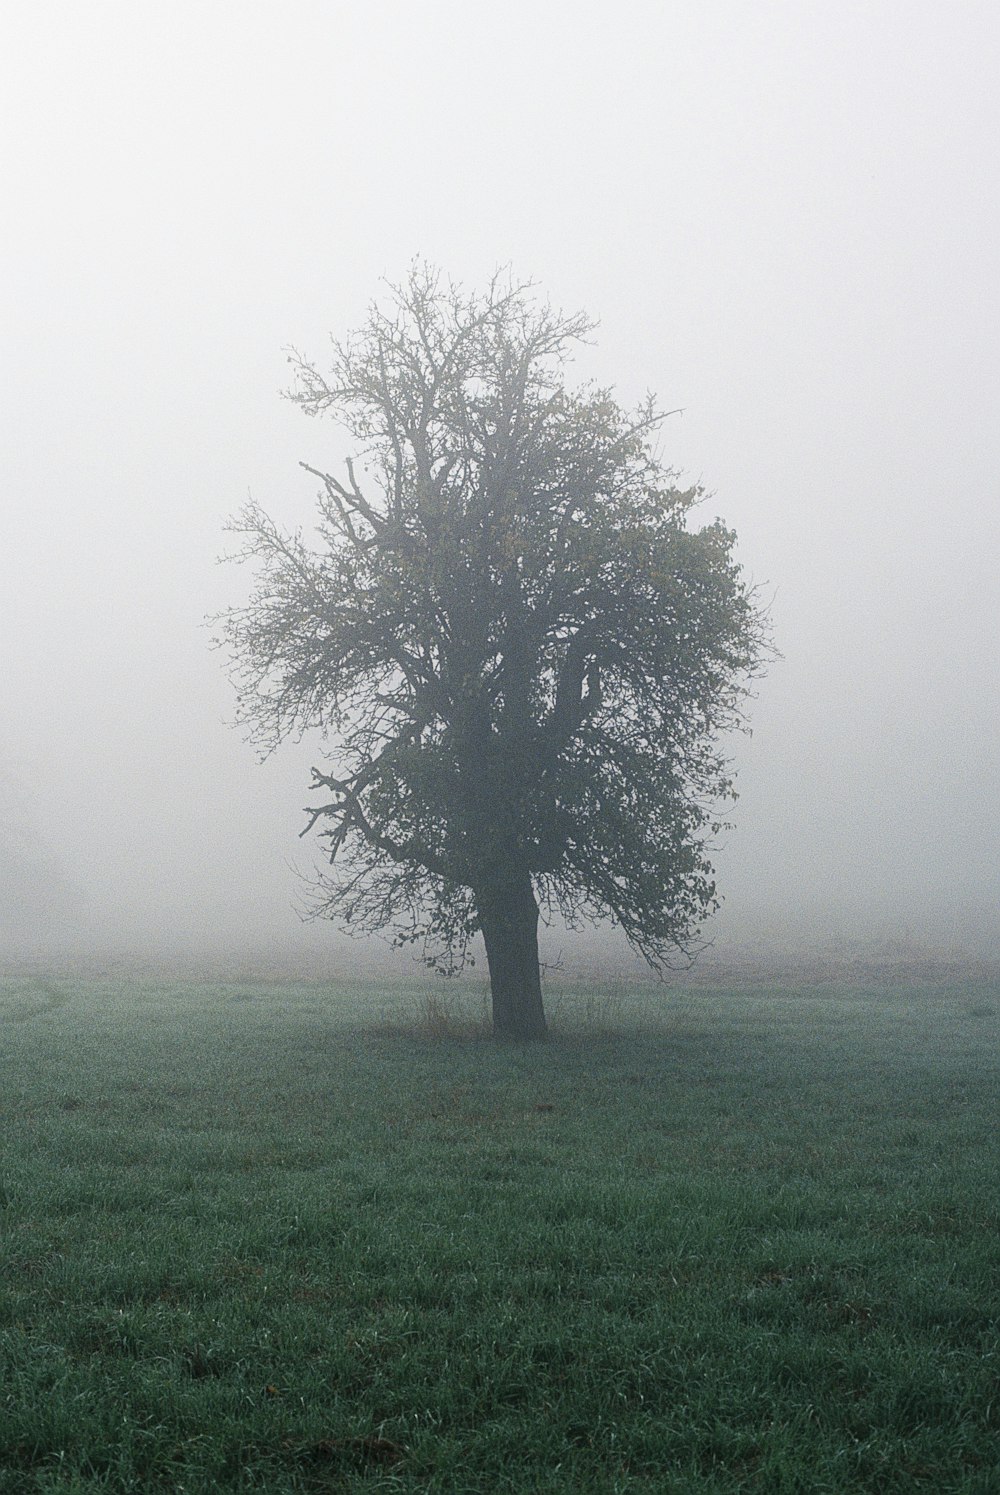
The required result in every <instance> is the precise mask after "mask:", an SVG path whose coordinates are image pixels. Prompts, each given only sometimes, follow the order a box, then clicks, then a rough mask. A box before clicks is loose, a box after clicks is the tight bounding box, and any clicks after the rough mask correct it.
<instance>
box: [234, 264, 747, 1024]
mask: <svg viewBox="0 0 1000 1495" xmlns="http://www.w3.org/2000/svg"><path fill="white" fill-rule="evenodd" d="M391 291H392V301H391V304H390V306H389V307H388V309H386V310H381V309H379V308H378V307H377V306H373V307H372V309H371V311H370V313H369V318H368V321H367V324H366V325H365V326H364V328H363V329H362V330H361V331H360V332H358V333H356V334H354V335H352V336H351V337H349V338H348V339H347V340H345V341H344V342H342V343H335V344H334V345H333V358H332V366H331V367H330V369H329V370H328V371H327V372H321V371H320V368H319V367H318V366H317V365H316V364H315V363H314V362H310V361H309V360H307V359H306V358H304V357H303V356H301V355H300V354H298V353H297V352H294V351H293V352H292V354H291V357H290V361H291V362H292V364H293V365H294V369H295V374H296V385H295V388H294V390H293V391H292V392H291V395H290V397H291V398H292V399H293V400H295V401H296V402H297V403H298V404H299V405H300V406H301V408H302V409H303V410H304V411H305V412H306V413H307V414H308V415H313V416H318V415H323V414H330V415H333V416H334V417H336V418H337V419H338V420H339V422H340V424H341V425H342V426H343V427H344V428H346V430H347V432H349V433H350V435H351V437H352V438H353V440H354V441H355V442H356V443H357V444H358V452H357V458H356V460H355V459H352V460H348V461H347V463H346V467H345V468H344V470H343V472H342V474H341V475H340V476H337V475H334V474H332V473H330V472H327V471H325V470H324V469H323V468H317V467H313V466H310V465H308V464H307V463H301V464H300V465H301V466H302V467H304V468H305V470H306V471H307V472H309V473H310V474H311V475H312V476H313V477H315V478H317V479H318V480H319V483H320V489H319V495H318V522H317V531H318V537H319V544H318V546H317V547H316V548H312V547H311V546H310V545H309V544H307V543H306V541H305V539H304V538H303V536H302V533H301V532H297V533H291V534H290V533H285V532H283V531H282V530H281V529H280V528H279V527H278V526H277V525H276V524H274V523H273V522H272V521H271V519H269V518H268V516H267V515H266V514H265V513H263V512H262V511H261V509H260V508H258V507H257V506H256V505H255V504H253V503H251V504H249V505H248V506H247V507H246V508H245V509H244V510H243V511H242V513H241V514H240V516H239V517H238V519H237V520H236V521H234V523H233V525H232V528H233V529H234V530H235V531H237V532H238V533H240V534H241V535H242V536H243V541H244V547H243V549H242V551H241V557H240V558H242V559H252V560H253V561H254V562H256V563H257V566H258V571H257V579H256V585H255V590H254V591H253V593H252V596H251V597H250V600H249V602H248V603H247V605H246V606H244V607H241V608H235V609H233V610H231V611H230V612H228V613H226V614H224V615H223V619H222V621H223V625H224V628H223V641H224V642H225V643H227V644H228V647H229V650H230V654H231V658H232V661H233V673H234V680H235V682H236V684H237V687H238V695H239V702H240V705H239V716H240V719H241V721H242V722H243V723H244V724H245V725H246V726H247V727H249V729H250V733H251V735H252V736H253V737H254V738H255V739H256V740H257V741H258V743H259V744H260V745H261V746H262V747H263V748H264V749H265V750H266V751H270V750H271V749H272V748H273V747H274V746H275V745H276V744H277V743H279V742H280V741H281V740H283V739H285V738H287V737H288V736H289V735H291V734H295V735H298V734H300V733H302V732H303V731H306V730H308V729H312V728H318V729H320V730H321V732H322V733H323V734H324V735H325V737H326V739H327V740H328V742H329V743H331V744H332V756H330V757H328V758H327V759H326V760H325V761H324V764H323V766H322V767H319V768H315V769H313V776H312V787H313V789H314V790H316V791H317V792H318V793H320V794H321V802H320V803H317V804H314V805H313V806H312V807H311V808H310V809H309V810H308V811H307V813H308V815H309V823H308V826H307V827H306V830H309V829H311V828H312V827H314V826H316V825H317V824H319V825H320V826H321V834H322V836H323V837H324V838H325V843H326V852H327V855H328V858H329V863H330V865H331V869H332V870H331V871H330V872H329V873H325V874H322V875H321V876H320V877H319V878H318V881H317V884H316V889H315V891H316V893H317V895H318V896H317V899H316V902H315V906H314V912H315V913H317V914H320V915H323V916H329V917H332V918H336V919H338V920H340V921H341V922H342V923H343V924H344V925H346V926H348V927H349V928H351V929H352V930H355V931H365V932H371V931H375V930H382V929H387V930H390V931H391V932H392V935H393V937H394V939H395V941H396V942H398V943H403V942H408V941H417V942H419V943H420V944H421V946H422V947H423V954H424V958H425V959H427V960H428V961H429V962H430V963H431V964H435V963H437V964H438V965H439V966H440V967H441V968H443V969H445V970H455V969H457V968H459V967H460V966H461V965H462V963H463V961H464V960H465V959H466V958H467V955H468V949H469V941H470V939H471V937H472V936H473V935H474V934H475V932H476V931H481V933H482V936H483V940H484V943H485V947H486V956H487V960H488V963H489V974H490V985H491V991H492V1003H493V1024H494V1030H495V1032H496V1033H497V1034H498V1035H501V1036H506V1037H514V1038H537V1037H540V1036H542V1035H543V1034H544V1032H545V1016H544V1010H543V1003H542V993H541V982H540V977H539V960H538V919H539V905H540V904H541V906H542V907H543V908H544V909H545V910H546V911H547V912H558V913H559V914H560V915H562V916H563V917H564V918H565V919H566V920H568V921H569V923H570V924H571V925H574V924H577V925H578V924H579V922H580V921H586V920H593V919H596V918H599V917H604V916H609V915H610V917H611V919H612V920H613V921H615V922H616V923H617V924H619V925H620V926H621V928H622V929H623V931H624V933H625V935H626V936H627V938H628V939H629V941H630V942H631V943H632V945H633V946H634V947H635V948H636V949H637V950H639V951H640V952H641V953H642V954H643V955H644V956H645V957H646V959H647V960H648V961H649V962H650V963H651V964H652V965H653V966H654V967H657V968H659V967H661V966H662V965H663V964H664V963H665V962H666V961H668V959H669V957H670V956H671V955H672V954H674V953H676V952H678V951H680V952H687V951H689V950H690V949H691V948H692V944H693V942H694V941H695V939H696V937H697V933H698V930H699V928H700V926H701V924H702V922H703V920H704V918H705V917H706V916H707V915H708V914H709V913H710V912H712V911H713V910H714V909H715V908H716V907H717V906H718V900H717V897H716V887H715V882H714V879H713V875H712V868H711V865H710V863H709V860H708V851H709V841H710V838H711V836H712V835H713V834H715V833H717V832H718V830H719V828H720V826H719V822H718V820H717V814H718V809H717V806H718V805H719V804H720V803H721V802H722V801H724V800H725V799H726V798H727V797H731V795H732V785H731V782H730V777H729V771H728V766H727V763H726V760H725V757H724V755H723V753H722V752H721V750H720V745H719V743H720V736H721V734H723V733H724V732H725V731H726V730H728V729H731V728H733V727H735V726H739V725H741V723H742V703H743V700H744V698H745V696H746V691H747V682H748V680H749V679H750V678H751V677H752V676H753V674H754V673H755V672H756V671H757V670H758V669H759V667H760V664H761V661H762V659H763V657H764V654H765V652H766V638H765V626H764V621H763V618H762V615H761V613H760V611H759V609H758V608H757V606H756V599H755V596H754V591H753V589H752V588H751V587H749V586H748V585H747V584H746V583H745V582H744V580H743V579H742V576H741V571H740V568H739V566H738V565H737V564H736V562H735V561H734V559H733V544H734V539H735V537H734V535H733V534H732V533H731V532H730V531H729V530H728V529H726V528H724V526H723V525H722V524H721V522H720V521H718V520H716V521H715V522H713V523H711V524H707V525H705V526H703V527H702V528H692V527H690V524H689V521H690V518H691V514H692V510H693V508H694V506H695V504H696V503H697V502H698V500H699V499H700V498H701V497H702V493H701V490H700V489H698V488H679V487H677V486H676V482H675V479H676V476H677V475H676V474H675V473H674V472H672V471H671V470H669V469H667V468H665V467H664V466H663V465H662V463H661V461H660V459H659V457H658V456H657V453H656V451H655V449H654V446H653V438H654V434H655V432H656V430H657V427H658V425H659V424H660V422H661V420H662V419H663V416H662V414H661V413H660V411H659V410H658V408H657V406H656V404H655V402H654V401H653V400H652V398H650V399H649V400H648V401H647V402H646V403H645V404H644V405H643V406H642V408H641V409H639V410H638V411H637V412H636V413H635V414H628V413H627V412H626V411H625V410H623V409H622V408H621V407H620V406H619V405H618V404H617V403H616V401H615V400H614V399H613V398H612V395H611V393H610V392H609V391H608V390H606V389H601V388H597V387H595V386H593V385H584V386H583V387H580V388H576V389H570V388H568V387H567V384H566V380H565V374H566V365H567V362H568V360H569V358H570V355H571V353H572V351H573V349H574V346H575V345H576V344H578V343H579V342H580V341H581V340H583V339H585V338H586V336H587V334H588V333H589V332H590V331H591V330H592V324H590V323H589V322H588V321H587V319H586V318H585V317H583V316H569V317H567V316H563V315H562V314H560V313H557V312H555V311H554V310H553V309H552V308H551V307H549V306H548V305H545V304H543V303H541V302H539V301H538V300H537V298H536V296H535V294H534V292H533V289H532V288H531V287H530V286H525V285H518V284H515V283H513V282H511V281H510V280H508V279H505V278H504V277H501V276H497V277H495V278H494V280H493V281H492V283H491V284H490V285H489V287H488V289H487V290H486V292H485V293H484V294H482V295H479V296H477V295H469V294H466V293H464V292H463V291H462V289H461V288H460V287H456V286H454V285H451V284H449V283H447V282H445V281H444V280H443V278H442V277H441V276H440V275H439V273H437V272H436V271H434V270H432V269H430V268H429V267H427V266H424V265H421V264H417V265H415V266H414V267H413V268H412V270H411V273H410V275H409V278H408V280H407V281H406V282H405V284H403V285H401V286H397V287H392V288H391ZM303 834H305V832H303Z"/></svg>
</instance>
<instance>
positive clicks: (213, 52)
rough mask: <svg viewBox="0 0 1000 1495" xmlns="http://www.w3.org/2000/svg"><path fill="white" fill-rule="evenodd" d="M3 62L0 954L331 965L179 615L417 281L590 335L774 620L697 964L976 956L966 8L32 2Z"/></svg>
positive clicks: (979, 821)
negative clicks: (310, 369) (724, 949)
mask: <svg viewBox="0 0 1000 1495" xmlns="http://www.w3.org/2000/svg"><path fill="white" fill-rule="evenodd" d="M0 59H2V60H0V114H2V140H3V147H2V148H3V152H4V157H3V175H2V181H3V183H4V186H3V207H4V210H5V211H4V215H3V216H4V220H5V229H4V236H3V241H2V242H3V256H4V265H3V281H2V284H3V291H2V297H0V335H2V349H3V404H2V410H3V417H2V420H3V427H2V430H3V442H2V489H0V493H2V498H0V503H2V513H3V521H4V523H3V530H2V539H0V648H2V654H0V662H2V663H0V667H2V671H3V682H4V684H3V704H4V710H3V713H2V715H0V811H2V816H0V818H2V817H3V816H5V817H6V824H7V832H6V836H7V850H6V853H4V842H3V837H2V836H0V855H2V854H5V855H6V858H7V866H6V869H4V868H2V867H0V902H2V903H3V905H4V907H5V908H6V910H7V915H6V917H7V923H8V925H9V926H10V927H9V928H8V931H7V936H6V937H7V939H8V941H10V940H14V941H15V942H16V941H17V940H24V939H27V938H29V937H30V938H35V939H39V938H43V937H46V938H47V937H48V935H49V934H50V933H51V932H52V931H53V930H55V931H57V932H61V934H62V935H63V936H64V937H65V938H66V939H70V938H73V939H77V938H79V939H89V940H91V941H94V942H98V943H99V942H100V941H104V942H109V943H112V944H115V943H116V944H120V945H122V946H129V947H132V948H139V949H141V948H144V947H147V946H148V947H150V948H153V947H157V948H159V947H161V946H163V945H168V944H170V943H177V944H178V945H180V946H185V945H187V946H189V947H190V948H191V949H193V950H194V949H200V948H202V947H208V946H209V945H211V944H212V943H213V942H216V943H217V944H218V947H219V948H220V949H222V950H223V951H225V950H227V949H233V950H237V949H240V948H245V947H249V946H251V945H253V944H254V943H255V942H261V941H267V940H271V939H273V940H275V941H278V942H282V941H287V942H289V943H290V944H291V945H294V944H295V942H298V941H304V942H306V943H308V944H309V945H310V946H315V944H316V941H317V939H329V938H331V936H330V935H329V933H328V932H327V931H325V930H321V931H316V930H315V929H310V930H303V929H302V926H301V925H300V924H299V923H298V920H297V918H296V916H295V914H294V912H293V910H292V904H293V902H294V901H295V899H296V897H297V892H296V886H295V882H294V879H293V877H292V876H291V874H290V872H289V869H288V865H287V863H288V862H289V861H295V862H297V863H299V864H300V865H302V866H305V867H308V866H309V865H310V864H311V861H312V855H311V852H310V850H309V847H308V845H307V843H305V842H300V841H299V840H298V838H297V833H298V831H299V830H300V828H301V825H302V820H301V817H300V814H299V811H300V807H301V806H302V805H303V804H305V803H306V801H307V799H308V793H307V791H306V788H305V785H306V779H307V774H306V768H307V766H308V762H309V760H310V759H311V758H313V757H315V753H314V752H310V751H309V750H307V749H301V750H289V752H288V753H286V754H283V755H281V756H280V757H279V758H276V759H274V760H272V761H271V762H269V763H268V764H267V765H266V766H264V767H260V766H259V765H257V763H256V760H255V758H254V756H253V753H252V752H251V750H250V749H249V748H248V747H247V746H246V745H245V744H244V743H242V742H241V740H240V738H239V736H238V735H237V734H236V733H235V732H233V731H231V730H229V729H228V728H227V727H226V725H225V721H226V719H227V718H228V717H229V716H230V715H231V712H232V700H231V691H230V688H229V686H228V684H227V682H226V681H225V678H224V675H223V672H222V668H221V660H220V658H219V656H218V655H215V654H212V653H210V652H209V651H208V648H207V639H208V634H207V632H206V630H205V629H204V628H203V627H202V626H201V619H202V617H203V616H204V614H206V613H209V612H212V611H213V610H218V609H219V608H221V607H224V606H225V605H226V604H227V603H229V602H231V601H233V600H235V599H236V598H238V596H239V595H240V592H241V589H242V587H243V585H244V581H243V578H242V577H241V575H240V573H239V572H237V571H234V570H233V569H232V568H219V567H217V566H216V564H215V557H216V556H217V555H218V554H219V553H220V552H221V551H222V550H223V549H224V548H225V545H226V541H225V537H224V536H223V534H222V527H223V524H224V522H225V519H226V517H227V516H228V515H229V514H231V513H232V512H233V511H234V510H235V509H236V508H237V507H238V506H239V505H240V503H241V502H242V501H243V499H244V498H245V496H246V494H247V492H248V491H252V493H253V495H254V496H255V497H256V498H257V499H258V500H259V501H260V502H261V503H262V504H263V505H264V507H265V508H267V509H269V510H270V511H271V512H273V513H274V514H275V515H276V516H277V517H279V518H281V519H283V520H285V521H287V522H288V523H291V524H294V523H304V524H308V523H309V519H310V514H311V509H312V500H313V485H312V481H311V480H310V479H309V478H308V477H307V476H306V475H304V474H303V473H301V472H300V471H299V469H298V467H297V466H296V463H297V461H298V459H299V458H303V459H306V460H309V461H311V462H313V463H316V464H317V465H320V464H329V463H331V462H334V461H336V460H337V459H338V457H339V456H340V454H341V453H342V451H343V446H342V442H341V439H340V437H339V435H338V433H337V432H336V431H335V430H334V429H333V428H332V427H327V428H324V426H323V425H321V424H316V423H313V422H306V421H303V419H302V417H301V415H300V414H299V412H298V411H297V410H296V409H295V408H294V407H292V406H290V405H289V404H288V403H287V402H284V401H282V400H281V399H280V398H279V397H278V391H279V389H281V388H282V387H284V386H285V384H286V383H287V370H286V366H285V363H284V358H283V354H282V348H283V346H284V345H286V344H289V343H294V344H296V345H297V346H299V347H301V348H302V349H304V350H305V351H307V352H308V353H311V354H315V355H316V356H318V357H322V355H323V352H324V348H325V346H326V338H327V334H328V333H330V332H332V333H334V334H336V335H340V334H341V333H343V332H345V331H346V330H348V329H349V328H350V327H352V326H353V325H355V324H356V323H357V322H358V321H359V320H360V319H361V318H362V316H363V313H364V310H365V307H366V305H367V303H368V301H369V300H370V299H371V298H372V297H373V296H374V295H377V294H378V282H379V278H380V277H381V276H383V275H385V274H388V275H389V276H390V277H396V276H400V275H402V274H403V273H404V272H405V268H406V266H407V264H408V263H409V261H410V259H411V258H412V257H413V256H414V254H417V253H419V254H422V255H424V256H426V257H428V258H429V259H431V260H432V261H435V262H436V263H438V264H440V265H441V266H442V267H444V268H445V269H446V270H447V271H448V272H450V273H451V274H452V275H454V276H456V277H458V278H460V279H463V280H465V281H467V282H468V283H470V284H477V283H478V284H481V283H482V282H483V281H484V280H485V278H486V277H487V276H488V275H489V274H490V273H491V271H492V270H493V269H494V268H496V267H497V266H498V265H500V264H505V263H508V262H509V263H511V264H512V266H513V268H514V270H515V272H516V273H517V274H518V275H522V276H532V277H534V278H536V279H537V280H538V281H539V282H540V283H541V286H542V287H543V289H544V290H545V291H546V292H547V293H548V294H549V295H550V296H551V297H552V299H553V300H554V301H556V302H557V303H559V304H560V305H562V306H563V307H564V308H565V309H567V310H576V309H577V308H581V307H582V308H585V309H586V310H587V311H588V312H590V313H591V314H593V315H595V316H597V317H599V318H600V319H601V331H600V333H599V339H598V343H597V345H596V347H595V348H593V349H591V350H588V351H587V353H586V356H585V358H584V359H583V360H582V361H581V368H580V372H581V375H584V374H588V375H589V374H594V375H596V376H597V377H599V378H600V379H601V380H602V381H603V382H608V383H613V384H615V385H617V387H618V389H619V392H620V394H621V395H622V397H623V398H625V399H626V400H627V401H631V400H632V399H634V398H638V397H639V396H641V395H642V394H643V393H644V392H645V390H646V389H647V388H651V389H654V390H656V391H657V392H658V393H659V395H660V397H661V399H662V401H663V402H664V403H665V404H667V405H668V406H683V407H684V414H683V416H680V417H675V418H674V419H673V420H671V421H670V422H669V423H668V425H667V426H666V428H665V430H664V436H663V443H662V446H663V453H664V455H665V457H667V458H668V459H669V460H670V461H671V462H672V463H674V464H675V465H678V466H680V467H682V468H683V469H684V470H685V471H686V473H687V474H688V475H690V476H691V477H693V478H701V479H702V480H703V481H704V482H705V483H706V485H707V486H708V487H709V488H710V489H711V490H712V491H713V494H714V497H713V499H712V500H711V502H710V505H709V512H707V513H706V518H711V517H713V515H714V513H715V512H719V513H720V514H721V515H722V516H723V517H724V518H725V519H726V520H727V522H729V523H731V524H732V525H734V526H735V528H736V529H737V531H738V532H739V535H740V542H741V543H740V549H741V555H742V557H743V559H744V561H745V563H746V565H747V567H748V570H749V571H750V573H751V574H752V575H753V576H754V577H755V578H757V579H758V580H760V581H761V582H764V583H766V584H767V589H768V594H769V595H770V594H772V593H773V596H774V603H773V620H774V627H775V632H776V636H777V641H778V644H779V646H780V648H781V649H782V651H783V653H784V656H785V657H784V662H783V663H782V664H780V665H779V666H776V667H775V668H774V669H773V671H772V673H771V676H770V678H769V679H768V680H767V681H766V682H765V683H764V684H763V685H762V687H761V690H760V697H759V701H758V702H757V704H756V705H755V707H754V711H753V720H754V724H755V733H754V736H753V738H752V740H750V741H748V742H744V741H741V742H740V743H739V744H738V746H737V760H738V764H739V779H740V785H741V790H742V798H741V801H740V803H739V805H738V806H737V809H736V820H737V829H736V831H735V832H734V833H733V834H732V835H731V836H730V838H729V842H728V845H727V846H726V848H725V849H724V850H723V851H722V852H721V854H720V856H719V858H718V870H719V876H720V882H721V885H722V889H723V891H724V893H725V894H726V897H727V908H726V912H725V915H724V916H723V918H722V920H720V922H719V935H720V939H721V940H722V941H723V942H724V941H725V940H726V939H727V938H729V939H740V940H745V939H756V938H765V939H771V938H773V939H775V940H779V941H782V940H786V939H790V938H799V937H809V938H815V939H818V940H820V941H827V940H830V939H835V940H836V939H845V938H853V937H862V938H866V939H867V938H878V937H884V936H898V937H900V938H903V939H906V940H910V941H912V942H914V943H916V944H923V943H933V944H958V945H963V946H964V947H965V948H967V949H970V950H973V949H974V950H980V949H986V948H990V949H993V950H995V949H996V948H997V945H998V935H997V905H998V901H1000V900H998V882H1000V879H998V875H997V862H998V844H997V843H998V832H1000V814H998V806H1000V774H998V771H997V744H998V737H1000V690H998V679H1000V633H998V621H997V620H998V616H1000V609H998V602H1000V597H998V583H997V563H998V553H1000V426H998V421H997V412H998V408H1000V399H998V396H1000V351H998V350H1000V339H998V328H1000V317H998V312H1000V306H998V299H1000V297H998V289H997V286H998V267H1000V243H998V238H1000V235H998V208H997V201H998V190H997V189H998V181H997V176H998V173H997V167H996V161H997V159H998V153H1000V138H998V136H1000V132H998V125H1000V103H998V98H1000V90H998V89H997V86H996V80H997V77H998V75H1000V74H998V63H1000V8H998V7H997V6H996V5H995V4H994V3H992V0H989V3H977V0H956V3H952V4H949V5H942V4H940V3H925V0H907V3H906V4H902V3H900V0H864V3H852V0H843V3H841V4H839V5H837V6H830V5H829V4H826V3H822V4H821V3H812V0H755V3H754V4H752V5H748V4H746V3H744V0H732V3H728V0H674V3H670V0H659V3H645V0H642V3H631V4H630V3H628V0H619V3H617V4H615V5H611V4H607V3H590V4H586V3H579V0H577V3H574V4H565V3H562V0H534V3H531V4H527V3H523V0H508V3H507V4H505V5H503V6H491V7H485V6H476V5H471V4H469V3H468V0H423V3H421V4H420V5H413V4H408V3H404V0H364V3H362V0H354V3H352V4H344V3H340V0H328V3H325V4H324V3H318V0H312V3H303V0H283V3H282V4H280V5H279V4H277V3H268V4H265V3H259V0H240V3H239V4H237V3H230V0H201V3H199V4H193V3H190V0H174V3H172V4H171V5H169V6H164V5H160V4H157V5H153V4H151V3H146V0H127V3H126V0H110V3H102V0H88V3H87V4H78V3H68V0H64V3H61V4H60V3H47V0H34V3H33V4H32V5H30V6H20V7H17V8H16V9H15V8H11V11H10V14H9V16H8V19H7V21H6V22H5V24H4V26H3V31H2V34H0ZM4 807H6V808H4ZM58 869H61V871H59V870H58ZM42 886H45V887H46V888H47V892H46V893H45V895H44V897H43V896H42V894H41V892H40V888H41V887H42ZM12 911H13V912H12ZM2 922H3V909H0V924H2ZM2 938H3V935H2V930H0V942H2Z"/></svg>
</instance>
